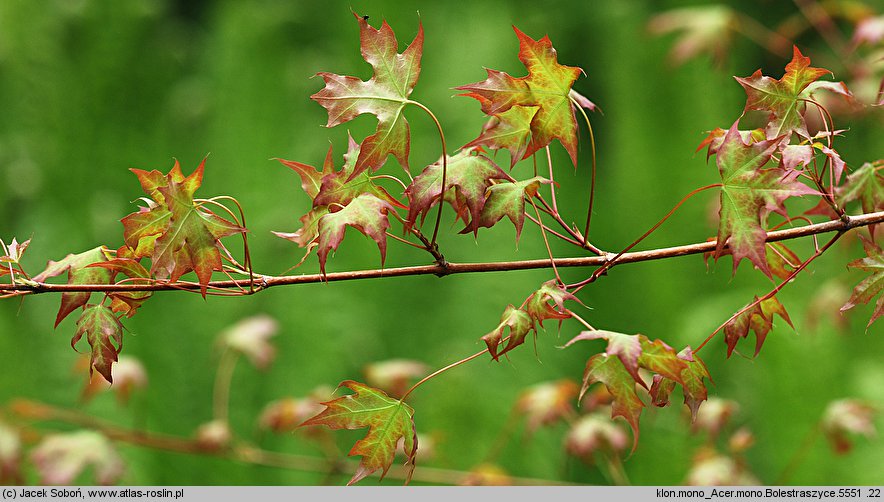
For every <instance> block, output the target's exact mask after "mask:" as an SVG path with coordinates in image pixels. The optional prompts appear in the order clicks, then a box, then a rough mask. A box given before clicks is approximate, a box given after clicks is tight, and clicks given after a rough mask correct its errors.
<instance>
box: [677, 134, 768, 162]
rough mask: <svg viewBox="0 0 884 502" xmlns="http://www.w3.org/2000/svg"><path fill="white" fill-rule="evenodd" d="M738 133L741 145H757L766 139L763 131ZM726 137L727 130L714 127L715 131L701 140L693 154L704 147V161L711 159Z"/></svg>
mask: <svg viewBox="0 0 884 502" xmlns="http://www.w3.org/2000/svg"><path fill="white" fill-rule="evenodd" d="M737 132H738V133H740V138H741V139H742V140H743V143H746V144H750V145H751V144H752V143H757V142H759V141H764V140H765V139H767V135H766V134H765V132H764V129H751V130H744V129H739V130H737ZM726 135H727V130H726V129H722V128H720V127H716V128H715V129H713V130H711V131H709V134H707V135H706V137H705V138H703V141H701V142H700V144H699V145H697V149H696V150H694V152H695V153H696V152H699V151H700V150H702V149H703V147H706V160H707V161H708V160H709V157H712V156H713V155H715V154H716V153H718V149H719V148H721V144H722V143H724V137H725V136H726Z"/></svg>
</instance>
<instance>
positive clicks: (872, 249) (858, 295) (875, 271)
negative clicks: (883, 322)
mask: <svg viewBox="0 0 884 502" xmlns="http://www.w3.org/2000/svg"><path fill="white" fill-rule="evenodd" d="M862 241H863V247H864V248H865V251H866V257H865V258H862V259H859V260H854V261H852V262H850V264H848V265H847V266H848V267H851V268H855V269H859V270H862V271H864V272H869V273H870V275H869V276H868V277H866V278H865V279H863V280H862V282H860V283H859V284H857V285H856V288H854V290H853V294H852V295H851V296H850V299H849V300H847V303H845V304H844V306H843V307H841V311H842V312H844V311H845V310H850V309H852V308H853V307H856V306H857V305H859V304H860V303H869V302H870V301H872V299H873V298H875V296H878V295H880V296H878V302H877V303H876V304H875V310H874V312H872V318H871V319H869V324H867V325H866V327H868V326H871V325H872V323H873V322H875V320H876V319H878V318H879V317H881V316H882V315H884V294H881V292H882V291H884V252H882V251H881V248H880V247H879V246H878V244H876V243H875V242H873V241H870V240H868V239H865V238H862Z"/></svg>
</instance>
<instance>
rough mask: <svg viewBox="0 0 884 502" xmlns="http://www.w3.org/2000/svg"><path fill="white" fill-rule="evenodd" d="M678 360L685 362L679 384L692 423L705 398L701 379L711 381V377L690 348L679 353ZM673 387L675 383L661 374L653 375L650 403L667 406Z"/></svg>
mask: <svg viewBox="0 0 884 502" xmlns="http://www.w3.org/2000/svg"><path fill="white" fill-rule="evenodd" d="M678 358H679V359H681V360H682V361H684V362H685V367H684V369H683V370H681V374H680V380H679V383H681V386H682V389H683V393H684V403H685V406H687V407H688V409H689V410H691V421H692V422H693V421H695V420H696V417H697V411H698V410H699V408H700V405H701V404H702V403H703V401H705V400H706V398H707V390H706V384H705V383H704V382H703V379H707V380H709V381H712V377H711V376H710V375H709V370H708V369H706V364H705V363H703V361H702V360H701V359H700V358H699V356H697V355H695V354H694V353H693V352H692V351H691V348H690V347H686V348H685V349H684V350H682V351H681V352H679V353H678ZM675 385H676V381H675V380H673V379H671V378H667V377H664V376H663V375H662V374H657V375H654V382H653V384H652V385H651V389H650V395H651V403H653V404H654V406H659V407H664V406H669V398H670V396H671V394H672V391H673V390H675Z"/></svg>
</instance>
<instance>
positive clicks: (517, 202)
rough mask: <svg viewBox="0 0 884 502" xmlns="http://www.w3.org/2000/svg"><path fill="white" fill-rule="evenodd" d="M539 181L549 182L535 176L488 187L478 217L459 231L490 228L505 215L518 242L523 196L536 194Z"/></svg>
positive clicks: (521, 220) (463, 232) (523, 205)
mask: <svg viewBox="0 0 884 502" xmlns="http://www.w3.org/2000/svg"><path fill="white" fill-rule="evenodd" d="M541 183H551V181H550V180H548V179H546V178H542V177H540V176H535V177H533V178H531V179H527V180H524V181H513V182H504V183H498V184H496V185H492V186H490V187H488V190H486V191H485V205H484V206H482V213H481V214H480V215H479V218H474V219H473V220H472V222H470V225H468V226H467V227H466V228H464V229H463V230H461V232H460V233H462V234H465V233H468V232H473V233H478V231H479V228H481V227H488V228H491V227H493V226H494V225H495V224H496V223H497V222H498V221H500V220H501V218H503V217H504V216H506V217H507V218H509V219H510V221H511V222H513V225H514V226H515V227H516V242H518V241H519V236H521V235H522V226H523V225H524V223H525V197H529V198H530V197H534V196H535V195H537V190H538V189H539V188H540V184H541Z"/></svg>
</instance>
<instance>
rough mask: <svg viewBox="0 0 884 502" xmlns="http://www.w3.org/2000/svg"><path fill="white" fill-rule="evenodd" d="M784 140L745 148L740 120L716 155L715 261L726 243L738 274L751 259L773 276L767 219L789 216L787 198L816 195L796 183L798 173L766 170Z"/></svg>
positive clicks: (778, 169)
mask: <svg viewBox="0 0 884 502" xmlns="http://www.w3.org/2000/svg"><path fill="white" fill-rule="evenodd" d="M780 140H781V139H780V138H775V139H772V140H764V141H758V142H755V143H753V144H751V145H747V144H746V143H744V142H743V140H742V139H741V137H740V134H739V133H738V131H737V122H734V124H733V126H731V128H730V130H728V132H727V134H726V135H725V137H724V140H723V142H722V144H721V147H720V148H719V150H718V152H717V153H716V163H717V165H718V170H719V172H720V173H721V179H722V186H721V210H720V212H719V214H720V221H719V227H718V242H717V244H716V247H715V254H714V257H715V259H718V258H719V257H720V256H722V254H723V250H724V247H725V244H727V245H728V246H730V250H731V253H732V255H733V262H734V273H736V270H737V265H739V263H740V260H742V259H743V258H748V259H749V261H751V262H752V263H753V264H754V265H755V266H756V267H758V269H759V270H761V271H762V272H764V273H765V275H767V276H768V277H770V276H771V271H770V268H769V267H768V265H767V260H766V258H765V247H764V243H765V240H766V238H767V231H766V230H765V226H766V223H767V215H768V214H770V213H771V212H773V211H775V212H778V213H780V214H783V215H784V216H787V213H786V209H785V207H784V206H783V203H784V201H785V200H786V199H787V198H789V197H792V196H797V195H806V194H817V193H818V192H816V191H814V190H812V189H811V188H810V187H808V186H806V185H804V184H803V183H801V182H799V181H797V180H796V179H795V178H796V177H797V176H798V172H792V173H788V172H786V171H785V170H783V169H780V168H770V169H762V167H763V166H764V165H765V164H766V163H767V162H768V161H769V160H770V158H771V155H772V154H773V152H774V150H775V149H776V148H777V145H778V143H779V142H780Z"/></svg>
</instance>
